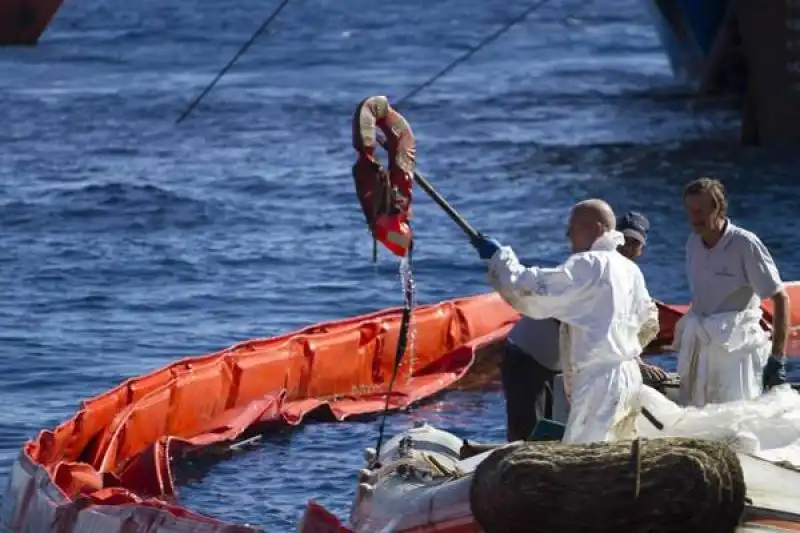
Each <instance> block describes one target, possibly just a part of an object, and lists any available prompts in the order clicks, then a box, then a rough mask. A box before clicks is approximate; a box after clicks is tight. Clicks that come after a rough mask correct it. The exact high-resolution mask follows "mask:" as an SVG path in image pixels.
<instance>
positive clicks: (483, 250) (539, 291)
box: [472, 199, 658, 443]
mask: <svg viewBox="0 0 800 533" xmlns="http://www.w3.org/2000/svg"><path fill="white" fill-rule="evenodd" d="M615 225H616V219H615V216H614V212H613V211H612V209H611V207H610V206H609V205H608V204H607V203H606V202H604V201H602V200H598V199H591V200H585V201H583V202H579V203H577V204H576V205H575V206H574V207H573V208H572V211H571V213H570V218H569V224H568V230H567V236H568V237H569V240H570V243H571V247H572V252H573V254H572V255H571V256H570V258H569V259H567V260H566V261H565V262H564V263H563V264H561V265H559V266H558V267H556V268H540V267H530V268H526V267H523V266H522V265H521V264H520V263H519V260H518V259H517V256H516V254H515V253H514V251H513V250H512V249H511V248H509V247H504V246H501V245H500V243H498V242H497V241H496V240H494V239H490V238H486V237H481V238H477V239H475V240H474V241H473V243H472V244H473V246H474V247H475V249H476V250H477V251H478V254H479V255H480V257H481V258H482V259H488V260H489V280H490V283H491V284H492V286H493V287H494V288H495V290H497V292H498V293H499V294H500V295H501V296H502V297H503V299H504V300H505V301H506V302H508V303H509V304H510V305H511V306H512V307H514V309H516V310H517V311H519V312H520V313H522V314H523V315H526V316H529V317H531V318H537V319H544V318H555V319H557V320H558V321H560V322H561V323H562V333H563V334H562V349H561V350H560V352H561V354H562V361H561V369H562V371H563V372H564V377H565V384H566V388H567V393H568V397H569V401H570V413H569V418H568V420H567V424H566V429H565V432H564V437H563V439H562V440H563V442H567V443H586V442H602V441H613V440H619V439H626V438H632V437H634V436H635V435H636V423H635V421H636V416H637V415H638V413H639V411H640V408H641V404H640V391H641V387H642V374H641V372H640V371H639V365H638V360H637V358H638V356H639V354H640V353H641V351H642V345H641V343H640V340H639V333H640V331H641V330H642V329H643V327H644V326H645V324H646V323H647V322H648V321H651V320H653V318H654V317H655V319H656V320H657V313H658V311H657V309H656V307H655V305H654V303H653V301H652V299H651V298H650V294H649V293H648V291H647V287H646V286H645V282H644V277H643V276H642V272H641V270H639V267H638V266H637V265H636V263H635V262H633V261H630V260H629V259H628V258H626V257H624V256H623V255H622V254H621V253H618V252H617V247H619V246H620V245H622V244H623V243H624V242H625V238H624V237H623V235H622V234H621V233H620V232H618V231H616V229H615Z"/></svg>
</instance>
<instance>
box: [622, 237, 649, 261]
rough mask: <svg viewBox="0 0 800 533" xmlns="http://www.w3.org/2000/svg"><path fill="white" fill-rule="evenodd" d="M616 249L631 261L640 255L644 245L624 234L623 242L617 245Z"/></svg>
mask: <svg viewBox="0 0 800 533" xmlns="http://www.w3.org/2000/svg"><path fill="white" fill-rule="evenodd" d="M617 251H618V252H619V253H621V254H622V255H624V256H625V257H627V258H628V259H630V260H631V261H635V260H636V258H637V257H639V256H640V255H642V252H643V251H644V245H643V244H642V243H641V241H638V240H636V239H634V238H633V237H628V236H627V235H626V236H625V244H621V245H620V246H618V247H617Z"/></svg>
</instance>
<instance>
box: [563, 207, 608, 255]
mask: <svg viewBox="0 0 800 533" xmlns="http://www.w3.org/2000/svg"><path fill="white" fill-rule="evenodd" d="M602 233H603V232H602V226H601V225H600V223H599V222H597V221H596V220H593V219H592V217H589V216H587V215H586V214H585V213H582V212H573V213H572V214H571V215H570V217H569V224H568V226H567V238H569V243H570V248H571V249H572V253H578V252H586V251H588V250H590V249H591V247H592V245H593V244H594V241H596V240H597V238H598V237H599V236H600V235H602Z"/></svg>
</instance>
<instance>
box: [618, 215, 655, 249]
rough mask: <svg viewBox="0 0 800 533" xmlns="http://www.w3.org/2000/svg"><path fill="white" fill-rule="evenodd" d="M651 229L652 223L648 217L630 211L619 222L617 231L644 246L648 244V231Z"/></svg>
mask: <svg viewBox="0 0 800 533" xmlns="http://www.w3.org/2000/svg"><path fill="white" fill-rule="evenodd" d="M649 229H650V222H648V220H647V217H645V216H644V215H643V214H641V213H639V212H637V211H630V212H628V213H625V215H624V216H623V217H622V218H620V219H619V220H618V221H617V231H619V232H622V234H623V235H625V236H626V237H630V238H631V239H636V240H637V241H639V242H640V243H642V244H646V243H647V231H648V230H649Z"/></svg>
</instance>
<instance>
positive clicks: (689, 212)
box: [683, 192, 719, 235]
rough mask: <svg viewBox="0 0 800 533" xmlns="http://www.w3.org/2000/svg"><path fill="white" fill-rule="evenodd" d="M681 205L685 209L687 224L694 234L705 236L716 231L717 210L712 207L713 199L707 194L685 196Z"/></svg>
mask: <svg viewBox="0 0 800 533" xmlns="http://www.w3.org/2000/svg"><path fill="white" fill-rule="evenodd" d="M683 205H684V207H685V208H686V216H687V217H688V218H689V224H691V226H692V230H693V231H694V232H695V233H697V234H699V235H705V234H708V233H710V232H712V231H713V230H714V229H716V223H717V221H718V219H719V210H718V209H717V208H716V206H715V205H714V199H713V198H712V197H711V195H709V194H708V193H707V192H700V193H697V194H689V195H687V196H686V198H685V199H684V201H683Z"/></svg>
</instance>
